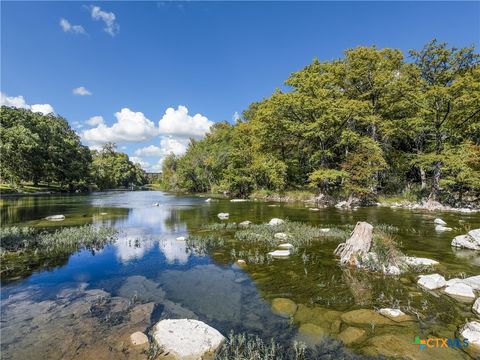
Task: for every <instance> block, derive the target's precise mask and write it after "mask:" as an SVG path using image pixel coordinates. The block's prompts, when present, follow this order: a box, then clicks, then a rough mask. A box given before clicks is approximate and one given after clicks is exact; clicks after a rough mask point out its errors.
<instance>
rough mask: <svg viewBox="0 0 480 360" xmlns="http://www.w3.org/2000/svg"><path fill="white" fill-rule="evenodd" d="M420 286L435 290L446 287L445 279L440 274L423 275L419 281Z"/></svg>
mask: <svg viewBox="0 0 480 360" xmlns="http://www.w3.org/2000/svg"><path fill="white" fill-rule="evenodd" d="M418 285H420V286H422V287H424V288H426V289H428V290H435V289H439V288H441V287H444V286H445V285H446V281H445V278H444V277H443V276H442V275H439V274H430V275H421V276H420V277H419V279H418Z"/></svg>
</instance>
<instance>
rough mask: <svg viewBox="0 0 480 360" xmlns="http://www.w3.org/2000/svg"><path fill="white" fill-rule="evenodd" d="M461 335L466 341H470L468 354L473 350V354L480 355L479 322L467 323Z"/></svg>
mask: <svg viewBox="0 0 480 360" xmlns="http://www.w3.org/2000/svg"><path fill="white" fill-rule="evenodd" d="M460 335H461V336H462V337H463V338H464V339H468V348H467V349H468V350H469V351H468V352H469V353H470V350H472V352H473V353H475V354H476V355H478V354H479V353H480V323H479V322H478V321H470V322H468V323H466V324H465V325H464V326H463V327H462V329H461V330H460ZM472 348H473V349H472Z"/></svg>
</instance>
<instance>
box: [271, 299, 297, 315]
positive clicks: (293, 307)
mask: <svg viewBox="0 0 480 360" xmlns="http://www.w3.org/2000/svg"><path fill="white" fill-rule="evenodd" d="M297 308H298V306H297V304H295V302H293V301H292V300H290V299H286V298H276V299H273V300H272V310H273V312H275V313H277V314H278V315H281V316H284V317H290V316H293V315H294V314H295V312H296V311H297Z"/></svg>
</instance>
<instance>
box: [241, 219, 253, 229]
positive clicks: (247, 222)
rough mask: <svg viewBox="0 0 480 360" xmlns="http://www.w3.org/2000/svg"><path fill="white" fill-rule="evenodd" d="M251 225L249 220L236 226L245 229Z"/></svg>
mask: <svg viewBox="0 0 480 360" xmlns="http://www.w3.org/2000/svg"><path fill="white" fill-rule="evenodd" d="M251 224H252V222H251V221H250V220H245V221H242V222H241V223H239V224H238V226H240V227H244V228H246V227H249V226H250V225H251Z"/></svg>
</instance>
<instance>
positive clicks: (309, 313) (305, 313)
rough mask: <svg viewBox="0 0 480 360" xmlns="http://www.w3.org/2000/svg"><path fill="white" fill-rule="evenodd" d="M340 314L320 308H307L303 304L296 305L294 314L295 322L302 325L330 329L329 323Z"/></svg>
mask: <svg viewBox="0 0 480 360" xmlns="http://www.w3.org/2000/svg"><path fill="white" fill-rule="evenodd" d="M340 315H341V312H339V311H335V310H329V309H325V308H323V307H320V306H316V307H313V308H311V307H308V306H305V305H303V304H299V305H298V309H297V312H296V313H295V318H294V319H295V321H296V322H298V323H300V324H304V323H311V324H314V325H317V326H320V327H324V328H330V326H331V323H333V322H334V321H335V320H337V319H339V317H340Z"/></svg>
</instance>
